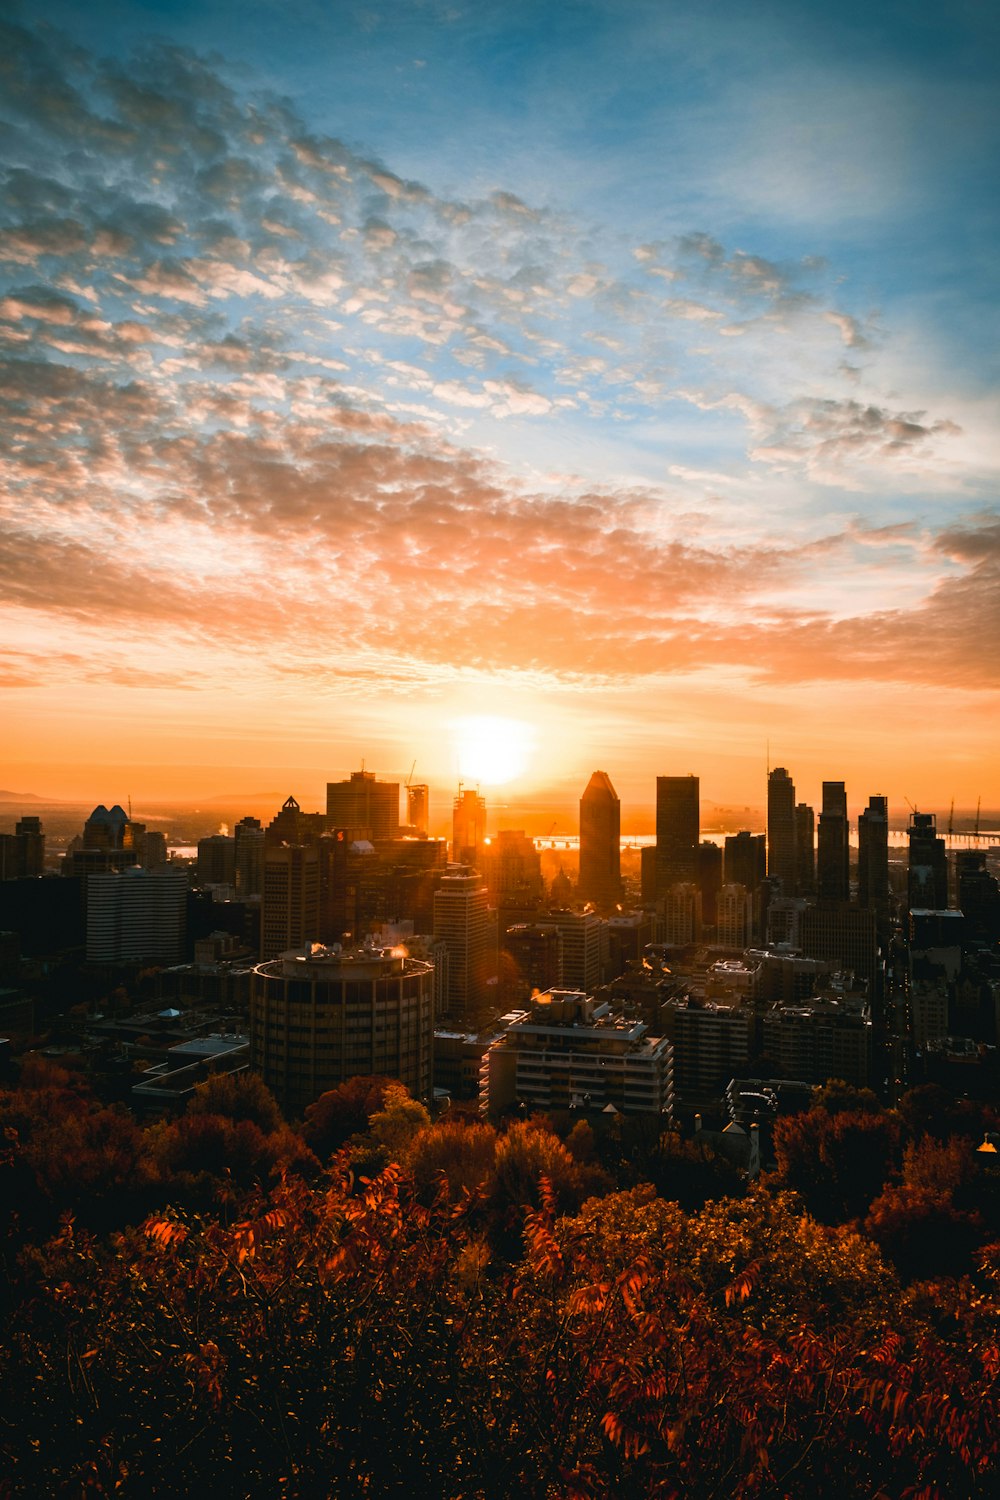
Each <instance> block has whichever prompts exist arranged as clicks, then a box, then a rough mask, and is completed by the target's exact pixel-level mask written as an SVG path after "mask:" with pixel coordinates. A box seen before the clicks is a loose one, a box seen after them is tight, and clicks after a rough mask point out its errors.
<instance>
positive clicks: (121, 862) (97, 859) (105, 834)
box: [62, 802, 139, 875]
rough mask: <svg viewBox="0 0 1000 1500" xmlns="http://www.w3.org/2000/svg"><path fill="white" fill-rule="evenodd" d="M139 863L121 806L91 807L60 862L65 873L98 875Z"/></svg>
mask: <svg viewBox="0 0 1000 1500" xmlns="http://www.w3.org/2000/svg"><path fill="white" fill-rule="evenodd" d="M138 863H139V856H138V852H137V850H136V848H135V840H134V837H133V836H132V833H131V831H130V829H129V818H128V814H127V813H126V811H125V809H124V808H123V807H120V806H119V805H118V803H117V802H116V803H115V805H114V807H111V808H108V807H105V806H104V804H103V802H102V803H101V804H100V805H99V806H98V807H95V808H94V811H93V812H92V813H91V815H90V817H89V818H88V819H87V821H86V823H84V825H83V833H82V835H79V836H78V837H77V838H75V839H73V840H72V841H71V842H70V844H69V846H68V847H67V850H66V857H65V859H64V860H63V863H62V873H63V874H64V875H91V874H100V873H102V872H106V871H109V870H124V869H126V868H127V867H128V866H130V865H137V864H138Z"/></svg>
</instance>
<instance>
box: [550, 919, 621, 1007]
mask: <svg viewBox="0 0 1000 1500" xmlns="http://www.w3.org/2000/svg"><path fill="white" fill-rule="evenodd" d="M538 920H539V924H540V925H545V926H549V927H554V928H555V929H556V931H557V932H558V933H559V937H560V939H561V942H562V951H561V955H560V969H559V983H560V984H561V985H562V986H563V987H564V988H565V989H568V990H581V991H582V992H583V993H584V994H586V995H589V994H591V993H592V992H593V991H594V990H595V989H596V987H597V986H598V985H599V984H600V982H601V945H602V936H603V934H604V932H605V931H606V923H605V922H604V921H603V920H602V919H601V918H600V917H599V916H598V915H597V913H596V912H594V911H567V910H560V911H548V912H545V913H544V914H543V915H542V916H541V917H539V919H538Z"/></svg>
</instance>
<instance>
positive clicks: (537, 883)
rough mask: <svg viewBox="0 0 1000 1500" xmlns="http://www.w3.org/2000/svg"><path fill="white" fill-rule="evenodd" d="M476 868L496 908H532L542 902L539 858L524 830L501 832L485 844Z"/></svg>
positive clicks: (516, 829) (540, 861)
mask: <svg viewBox="0 0 1000 1500" xmlns="http://www.w3.org/2000/svg"><path fill="white" fill-rule="evenodd" d="M478 868H479V871H480V873H481V874H482V876H483V879H484V880H485V881H486V886H487V889H488V890H489V893H490V898H491V900H493V901H494V902H495V903H496V905H497V906H507V907H511V906H518V905H521V906H527V907H532V908H533V907H535V906H536V905H537V904H538V902H539V901H540V900H541V899H542V895H543V892H544V888H545V887H544V882H543V880H542V857H541V855H540V854H539V852H538V850H537V849H536V848H535V845H534V841H533V840H532V839H529V838H528V836H527V834H526V833H525V832H524V830H523V828H502V829H501V830H500V832H499V833H497V834H495V835H494V836H493V838H492V839H489V840H487V842H486V843H485V844H484V845H483V847H482V848H481V850H480V853H479V865H478Z"/></svg>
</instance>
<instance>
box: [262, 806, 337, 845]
mask: <svg viewBox="0 0 1000 1500" xmlns="http://www.w3.org/2000/svg"><path fill="white" fill-rule="evenodd" d="M326 826H327V825H326V819H325V818H324V816H323V814H322V813H307V812H303V811H302V808H301V807H300V806H299V804H298V802H297V801H296V800H295V798H294V797H286V798H285V800H284V802H283V803H282V804H281V811H280V812H279V813H278V814H277V816H276V817H273V818H272V819H271V821H270V823H268V825H267V828H266V829H265V830H264V844H265V846H267V845H270V844H314V843H315V842H316V840H317V839H318V838H319V837H320V835H321V834H322V833H323V832H324V831H325V829H326Z"/></svg>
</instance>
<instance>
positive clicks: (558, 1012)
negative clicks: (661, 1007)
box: [480, 990, 673, 1119]
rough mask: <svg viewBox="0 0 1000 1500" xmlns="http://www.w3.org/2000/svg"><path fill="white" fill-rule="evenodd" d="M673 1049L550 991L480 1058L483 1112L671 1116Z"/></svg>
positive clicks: (581, 998) (602, 1007) (608, 1011)
mask: <svg viewBox="0 0 1000 1500" xmlns="http://www.w3.org/2000/svg"><path fill="white" fill-rule="evenodd" d="M671 1064H672V1049H671V1046H670V1043H669V1041H668V1040H667V1039H666V1038H665V1037H660V1036H651V1035H650V1034H649V1032H648V1031H647V1028H646V1026H645V1025H644V1024H643V1022H642V1021H639V1020H631V1019H627V1018H625V1017H624V1016H621V1015H616V1014H615V1012H614V1011H613V1010H612V1007H611V1005H610V1004H608V1003H607V1002H605V1003H603V1004H598V1003H597V1002H595V1001H594V1000H593V999H591V998H590V997H588V996H587V995H586V994H584V993H582V992H581V991H577V990H549V991H547V992H546V993H545V994H542V995H538V996H536V997H535V998H534V1000H533V1001H532V1004H531V1007H530V1009H529V1010H526V1011H523V1012H519V1013H517V1014H516V1015H514V1016H513V1017H511V1018H510V1021H509V1024H508V1025H507V1027H506V1030H505V1031H504V1034H503V1035H502V1036H501V1037H499V1038H498V1039H497V1040H496V1041H495V1042H494V1043H493V1044H492V1046H491V1047H490V1048H489V1050H488V1052H487V1053H486V1055H485V1057H484V1058H483V1066H482V1072H481V1075H480V1077H481V1086H480V1107H481V1109H482V1110H483V1113H484V1114H486V1115H488V1116H489V1117H490V1118H491V1119H497V1118H498V1117H499V1116H500V1115H501V1114H502V1113H503V1111H504V1110H505V1109H508V1108H509V1107H510V1106H512V1105H522V1106H524V1107H525V1108H527V1109H529V1110H532V1109H574V1108H576V1109H583V1110H594V1111H599V1110H605V1109H607V1108H608V1106H613V1108H614V1109H615V1110H617V1111H618V1112H619V1113H621V1114H655V1115H669V1114H670V1113H671V1112H672V1108H673V1080H672V1067H671Z"/></svg>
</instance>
